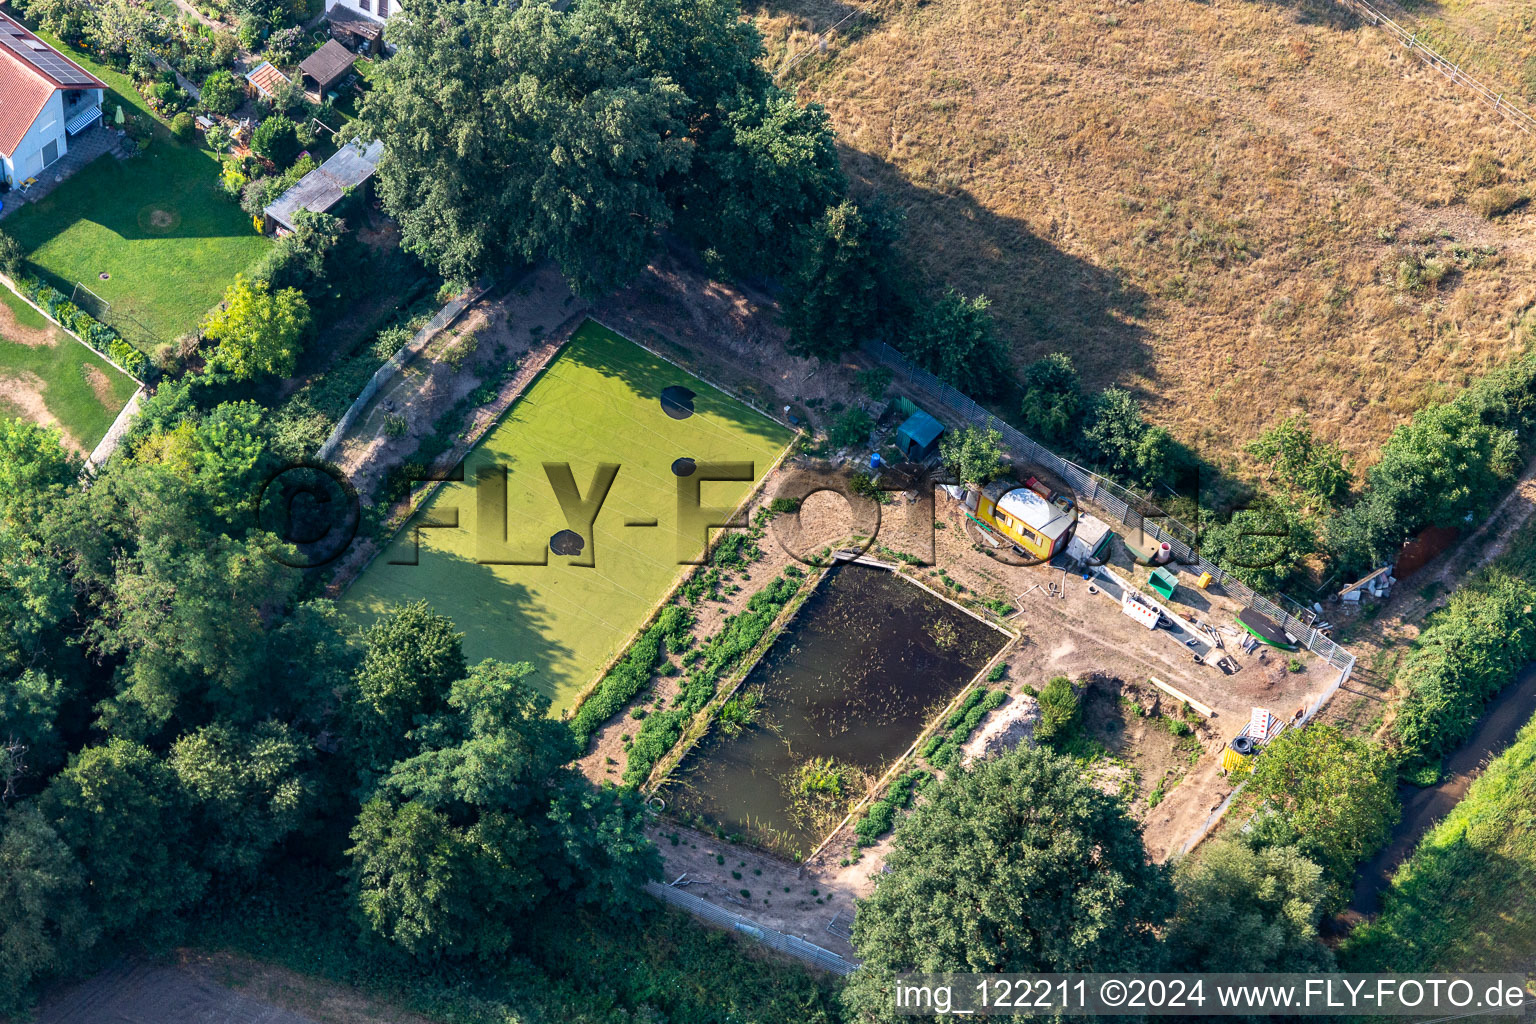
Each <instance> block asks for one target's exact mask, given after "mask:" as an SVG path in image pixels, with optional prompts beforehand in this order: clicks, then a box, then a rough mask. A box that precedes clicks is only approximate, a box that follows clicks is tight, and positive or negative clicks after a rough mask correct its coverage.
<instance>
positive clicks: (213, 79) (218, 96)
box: [198, 71, 244, 114]
mask: <svg viewBox="0 0 1536 1024" xmlns="http://www.w3.org/2000/svg"><path fill="white" fill-rule="evenodd" d="M243 98H244V93H243V91H242V90H241V88H240V83H239V82H237V81H235V76H234V75H232V74H230V73H229V72H228V71H215V72H213V73H212V74H211V75H209V76H208V77H207V78H206V79H204V80H203V88H202V96H201V97H200V98H199V100H198V102H199V104H200V105H201V106H202V108H203V109H204V110H206V111H208V113H210V114H233V113H234V112H235V109H236V108H237V107H239V106H240V101H241V100H242V99H243Z"/></svg>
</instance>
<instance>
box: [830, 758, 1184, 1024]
mask: <svg viewBox="0 0 1536 1024" xmlns="http://www.w3.org/2000/svg"><path fill="white" fill-rule="evenodd" d="M886 866H887V872H886V873H885V874H882V875H880V876H878V878H877V882H876V885H875V891H874V894H873V895H872V896H871V897H869V898H868V899H866V900H862V901H860V903H859V908H858V914H857V916H856V917H855V918H854V925H853V944H854V947H855V948H856V949H857V950H858V952H859V955H860V956H861V957H863V959H864V968H863V969H862V970H861V971H859V973H858V974H856V975H855V976H854V979H853V981H852V983H851V984H850V986H849V988H848V990H847V993H846V996H847V1001H848V1003H849V1006H850V1009H851V1010H852V1011H853V1012H854V1014H855V1015H856V1016H855V1019H858V1020H885V1019H895V1017H894V1010H893V1007H892V1000H891V997H890V991H889V985H890V982H891V978H892V976H893V975H894V974H896V973H899V972H903V971H975V972H993V971H996V972H1045V971H1088V970H1093V971H1130V970H1147V969H1151V968H1154V967H1155V966H1156V965H1157V964H1158V962H1159V959H1160V957H1161V951H1160V948H1159V945H1158V940H1157V936H1156V929H1158V928H1159V927H1161V926H1162V924H1163V922H1164V920H1165V919H1166V917H1167V915H1168V913H1169V911H1170V910H1171V909H1172V907H1171V903H1172V900H1171V893H1170V890H1169V887H1168V884H1167V882H1168V879H1167V874H1166V871H1165V869H1164V868H1162V867H1160V866H1158V865H1156V864H1152V863H1151V862H1149V861H1148V859H1147V855H1146V851H1145V850H1144V849H1143V848H1142V843H1141V833H1140V829H1139V827H1138V826H1137V825H1136V823H1135V822H1133V821H1132V820H1131V819H1130V818H1129V817H1128V816H1127V815H1126V813H1125V809H1124V807H1123V805H1122V804H1121V803H1120V801H1119V800H1118V799H1116V798H1114V797H1111V796H1107V795H1105V794H1104V793H1101V792H1099V791H1098V790H1097V789H1096V788H1094V785H1093V783H1092V782H1091V781H1090V780H1089V779H1088V778H1087V777H1086V776H1085V775H1084V773H1083V772H1082V771H1081V770H1080V769H1079V767H1078V766H1077V764H1076V763H1075V762H1074V761H1072V760H1071V759H1070V758H1064V757H1059V756H1057V755H1055V754H1053V753H1050V752H1047V751H1044V750H1040V749H1033V750H1029V749H1022V748H1021V749H1018V750H1015V751H1013V752H1012V753H1009V754H1005V755H1003V756H1001V757H997V758H993V759H988V760H983V761H979V762H974V763H973V764H972V765H971V767H969V768H965V769H960V770H957V771H955V772H953V774H952V775H951V776H950V777H949V778H947V779H946V780H945V781H944V782H942V783H941V784H940V785H939V786H938V787H937V788H936V789H935V790H933V791H932V792H931V794H930V797H929V799H928V801H927V802H925V803H923V804H920V805H919V806H918V807H917V808H916V809H915V810H914V811H913V812H912V814H911V815H910V816H909V817H907V818H906V819H905V820H904V821H902V822H901V824H899V825H898V826H897V828H896V833H895V836H894V839H893V840H892V849H891V853H890V855H889V856H888V857H887V859H886Z"/></svg>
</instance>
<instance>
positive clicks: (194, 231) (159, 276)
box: [5, 137, 271, 350]
mask: <svg viewBox="0 0 1536 1024" xmlns="http://www.w3.org/2000/svg"><path fill="white" fill-rule="evenodd" d="M5 230H6V231H7V232H9V233H10V234H12V235H14V236H15V238H16V240H17V241H18V242H20V243H21V245H22V248H24V249H25V250H26V251H27V255H28V260H29V262H30V263H31V265H32V267H33V268H34V269H36V270H38V271H40V272H41V273H42V274H43V275H44V277H45V278H47V279H48V280H49V281H50V283H51V284H53V286H54V287H56V288H58V289H59V290H60V291H61V292H63V293H64V294H65V295H70V294H72V292H73V291H74V286H75V283H76V282H84V283H85V285H86V287H87V288H90V289H91V290H92V291H93V292H95V293H96V294H97V295H99V296H100V297H101V298H103V299H105V300H106V301H107V302H109V303H111V304H112V308H111V311H110V313H109V314H108V315H107V316H105V317H104V319H105V320H107V321H108V322H110V323H111V324H112V325H113V326H114V327H117V328H118V330H119V331H120V333H122V335H123V337H124V338H125V339H127V340H128V341H130V342H132V343H134V344H135V345H137V346H138V347H140V348H143V349H145V350H149V349H150V348H151V347H152V346H153V345H154V344H155V343H158V342H166V341H171V340H173V339H174V338H176V337H177V336H178V335H181V334H185V333H186V332H188V331H191V330H193V329H195V328H196V327H197V324H198V321H199V320H200V319H201V318H202V316H203V314H204V313H206V312H207V311H208V310H209V309H210V308H212V307H213V306H214V304H216V303H217V302H218V301H219V299H220V297H221V296H222V295H223V294H224V289H225V288H226V287H227V286H228V285H229V283H230V282H231V281H233V280H234V277H235V274H236V273H238V272H239V271H241V270H243V269H244V268H245V267H247V266H248V265H250V264H251V263H252V262H254V261H255V260H256V258H257V257H259V256H260V255H261V254H262V253H263V252H264V251H265V250H266V248H267V246H269V245H270V244H271V242H270V241H269V240H268V239H267V238H265V237H264V236H262V235H259V234H257V233H256V231H255V229H254V227H252V225H251V223H250V221H249V220H248V219H247V218H246V216H245V214H243V213H241V212H240V208H239V207H238V206H236V205H235V204H234V203H233V202H231V201H230V200H229V199H228V198H227V197H226V196H224V195H222V194H221V192H220V191H219V166H218V161H216V160H215V159H214V157H213V155H212V154H211V153H209V152H207V151H206V150H203V149H200V148H198V147H195V146H189V145H183V144H182V143H179V142H176V141H174V140H172V139H169V138H161V137H157V138H156V139H155V140H154V142H153V143H152V144H151V145H150V147H149V149H148V150H147V151H145V152H144V153H143V154H141V155H139V156H137V157H134V158H132V159H130V160H119V159H117V158H115V157H111V156H105V157H101V158H99V159H97V160H95V161H93V162H92V163H90V164H88V165H87V166H85V167H83V168H81V170H80V171H79V172H78V173H77V174H75V176H74V177H73V178H70V179H69V180H68V181H66V182H64V183H63V184H62V185H60V186H59V187H58V188H56V189H55V190H54V191H53V192H51V193H50V194H49V195H47V196H45V197H44V198H43V199H42V200H40V201H38V202H36V203H29V204H27V205H26V206H25V207H23V208H22V209H20V210H18V211H17V212H16V213H15V214H14V215H12V216H10V217H8V218H6V220H5ZM102 274H107V275H109V276H108V277H107V278H106V279H105V280H103V279H102V277H101V275H102ZM90 311H91V312H94V310H90Z"/></svg>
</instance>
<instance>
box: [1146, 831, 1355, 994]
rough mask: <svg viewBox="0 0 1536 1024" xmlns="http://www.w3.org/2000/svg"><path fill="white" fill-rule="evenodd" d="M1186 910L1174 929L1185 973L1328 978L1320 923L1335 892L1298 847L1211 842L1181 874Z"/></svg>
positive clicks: (1174, 955)
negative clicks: (1289, 973)
mask: <svg viewBox="0 0 1536 1024" xmlns="http://www.w3.org/2000/svg"><path fill="white" fill-rule="evenodd" d="M1174 878H1175V880H1176V882H1177V885H1178V892H1179V909H1178V912H1177V913H1176V914H1175V915H1174V918H1173V921H1172V922H1171V923H1170V925H1169V928H1168V939H1167V941H1168V950H1169V958H1170V964H1169V966H1170V968H1171V969H1174V970H1180V971H1199V972H1207V971H1216V972H1222V971H1227V972H1255V973H1260V972H1271V971H1294V972H1306V971H1328V970H1331V969H1332V968H1333V953H1332V952H1331V951H1330V950H1329V949H1328V947H1327V946H1325V945H1323V943H1322V942H1321V941H1320V940H1319V938H1318V934H1317V924H1318V922H1319V921H1320V920H1321V919H1322V916H1323V912H1324V910H1325V909H1326V908H1327V905H1328V900H1329V894H1330V890H1331V886H1330V885H1329V884H1328V882H1327V881H1326V880H1325V879H1324V878H1323V869H1322V868H1320V867H1319V866H1318V865H1316V864H1314V863H1313V862H1312V861H1310V860H1308V859H1307V858H1306V857H1305V856H1304V855H1303V854H1302V852H1301V851H1300V850H1298V849H1297V848H1296V847H1294V846H1266V847H1259V848H1254V847H1253V846H1251V845H1249V844H1248V843H1244V842H1239V841H1237V840H1234V839H1220V840H1217V841H1215V842H1211V843H1207V844H1206V845H1205V846H1204V847H1203V848H1201V849H1200V850H1199V851H1198V852H1197V853H1196V854H1195V855H1194V856H1192V857H1190V858H1188V859H1186V860H1184V861H1182V862H1180V864H1179V866H1178V868H1177V869H1176V870H1175V872H1174Z"/></svg>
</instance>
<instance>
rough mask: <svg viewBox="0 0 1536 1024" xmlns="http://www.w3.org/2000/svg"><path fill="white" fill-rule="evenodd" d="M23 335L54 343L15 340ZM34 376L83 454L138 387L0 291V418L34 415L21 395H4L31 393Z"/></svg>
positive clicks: (41, 395) (54, 414)
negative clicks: (26, 342)
mask: <svg viewBox="0 0 1536 1024" xmlns="http://www.w3.org/2000/svg"><path fill="white" fill-rule="evenodd" d="M23 336H25V337H27V338H28V339H29V340H32V341H38V340H41V339H42V338H43V337H45V336H51V338H52V343H51V344H22V343H21V342H20V340H18V339H19V338H21V337H23ZM34 378H35V379H36V380H38V381H40V382H41V383H40V385H38V386H37V388H36V395H37V400H39V401H41V403H42V405H43V407H44V409H45V410H46V412H47V415H48V416H51V417H52V418H53V419H54V420H56V421H58V425H59V426H60V427H62V428H63V429H64V431H65V433H66V434H68V435H69V437H70V438H71V439H72V440H73V441H74V442H75V443H76V444H78V445H79V446H80V447H81V448H83V449H85V450H86V451H90V450H91V449H92V448H94V447H95V446H96V444H97V443H98V442H99V441H100V440H101V439H102V437H103V436H104V435H105V434H106V432H107V429H108V428H109V427H111V426H112V421H113V420H114V419H116V418H117V414H118V412H119V411H121V409H122V408H123V406H124V405H126V404H127V402H128V399H130V398H132V397H133V393H134V391H135V390H137V388H138V384H136V383H135V382H134V380H133V379H132V378H131V377H129V376H128V375H126V374H124V373H123V372H122V371H120V370H118V369H117V367H115V366H113V365H112V364H111V363H109V362H107V361H106V360H105V359H103V358H101V357H100V356H98V355H96V353H94V352H92V351H91V350H90V349H88V348H86V347H85V346H84V345H81V344H79V343H78V342H76V341H75V340H74V339H73V338H71V337H69V336H68V335H67V334H65V333H64V332H63V331H61V330H59V329H58V328H57V327H55V326H54V325H53V324H52V323H50V322H49V321H48V319H47V318H46V317H44V316H43V315H42V314H41V313H39V312H37V310H35V309H33V308H32V307H31V306H29V305H27V304H26V303H25V302H23V301H22V300H21V299H20V298H18V297H17V296H16V295H15V294H14V293H13V292H12V291H11V290H10V289H9V288H4V287H0V414H9V415H16V416H21V417H23V418H27V419H32V418H34V417H35V413H36V410H35V409H30V408H28V407H27V405H24V404H23V402H22V400H21V398H20V395H19V394H13V395H11V396H10V397H7V396H8V393H10V392H11V391H12V389H17V390H18V391H19V390H20V389H27V390H31V389H30V388H29V383H30V382H31V381H33V379H34ZM28 404H30V403H28ZM35 418H41V417H35Z"/></svg>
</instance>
